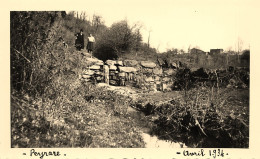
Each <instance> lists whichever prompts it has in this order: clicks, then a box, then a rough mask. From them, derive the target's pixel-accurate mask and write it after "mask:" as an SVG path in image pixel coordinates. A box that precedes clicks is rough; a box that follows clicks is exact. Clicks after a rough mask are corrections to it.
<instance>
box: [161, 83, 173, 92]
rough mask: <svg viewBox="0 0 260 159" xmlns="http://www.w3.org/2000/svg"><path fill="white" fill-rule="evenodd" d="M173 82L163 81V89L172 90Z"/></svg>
mask: <svg viewBox="0 0 260 159" xmlns="http://www.w3.org/2000/svg"><path fill="white" fill-rule="evenodd" d="M172 84H173V83H163V84H162V90H163V91H171V90H172V88H171V87H172Z"/></svg>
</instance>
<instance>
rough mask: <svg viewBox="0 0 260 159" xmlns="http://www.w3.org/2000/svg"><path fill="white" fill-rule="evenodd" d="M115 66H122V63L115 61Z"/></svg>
mask: <svg viewBox="0 0 260 159" xmlns="http://www.w3.org/2000/svg"><path fill="white" fill-rule="evenodd" d="M115 65H117V66H123V61H116V63H115Z"/></svg>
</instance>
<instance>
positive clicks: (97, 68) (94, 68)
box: [89, 65, 100, 70]
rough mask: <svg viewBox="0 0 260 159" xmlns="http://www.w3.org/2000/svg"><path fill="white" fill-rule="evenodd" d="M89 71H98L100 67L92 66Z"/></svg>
mask: <svg viewBox="0 0 260 159" xmlns="http://www.w3.org/2000/svg"><path fill="white" fill-rule="evenodd" d="M89 69H91V70H99V69H100V66H99V65H93V66H90V67H89Z"/></svg>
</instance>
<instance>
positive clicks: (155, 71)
mask: <svg viewBox="0 0 260 159" xmlns="http://www.w3.org/2000/svg"><path fill="white" fill-rule="evenodd" d="M153 73H154V74H155V75H162V74H163V70H162V69H161V68H154V69H153Z"/></svg>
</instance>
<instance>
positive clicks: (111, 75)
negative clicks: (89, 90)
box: [81, 58, 176, 91]
mask: <svg viewBox="0 0 260 159" xmlns="http://www.w3.org/2000/svg"><path fill="white" fill-rule="evenodd" d="M86 66H87V67H86V69H85V70H84V71H83V72H82V75H81V78H82V80H84V81H86V82H92V83H108V84H110V85H114V86H127V85H128V86H133V87H138V88H141V89H143V90H147V91H170V90H171V87H172V85H173V83H174V81H173V78H172V77H173V76H174V75H175V73H176V69H173V68H162V67H161V66H159V65H158V64H156V63H154V62H150V61H136V60H124V61H119V60H117V61H115V60H107V61H106V62H105V63H104V62H103V61H101V60H99V59H96V58H86Z"/></svg>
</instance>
